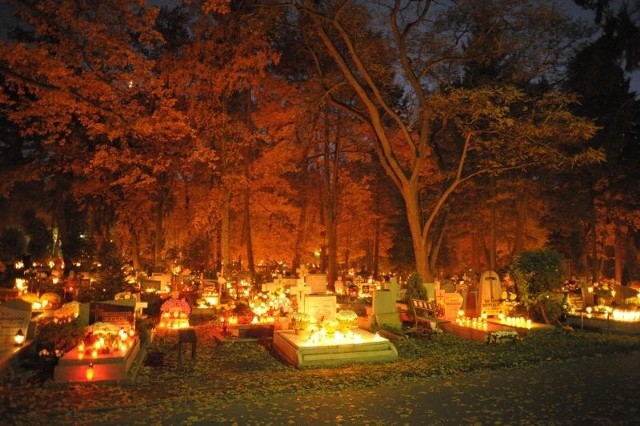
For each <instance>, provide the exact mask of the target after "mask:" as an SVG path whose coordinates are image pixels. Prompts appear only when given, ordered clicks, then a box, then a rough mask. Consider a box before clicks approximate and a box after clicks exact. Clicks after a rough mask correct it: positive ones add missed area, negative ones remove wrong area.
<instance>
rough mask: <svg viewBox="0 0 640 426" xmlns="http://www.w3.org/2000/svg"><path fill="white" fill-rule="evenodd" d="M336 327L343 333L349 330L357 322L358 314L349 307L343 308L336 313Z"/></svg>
mask: <svg viewBox="0 0 640 426" xmlns="http://www.w3.org/2000/svg"><path fill="white" fill-rule="evenodd" d="M336 320H337V321H338V327H339V328H340V330H341V331H342V332H343V333H346V332H347V331H349V330H351V329H352V328H353V327H355V326H356V325H357V324H358V314H356V313H355V312H354V311H352V310H349V309H343V310H341V311H339V312H338V313H337V314H336Z"/></svg>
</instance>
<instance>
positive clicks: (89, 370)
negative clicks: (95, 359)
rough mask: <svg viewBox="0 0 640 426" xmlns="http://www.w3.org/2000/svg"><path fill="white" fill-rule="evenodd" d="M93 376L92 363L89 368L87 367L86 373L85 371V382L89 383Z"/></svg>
mask: <svg viewBox="0 0 640 426" xmlns="http://www.w3.org/2000/svg"><path fill="white" fill-rule="evenodd" d="M93 375H94V371H93V363H92V362H90V363H89V366H88V367H87V371H86V376H87V380H89V381H91V380H93Z"/></svg>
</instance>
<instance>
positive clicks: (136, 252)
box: [129, 224, 141, 271]
mask: <svg viewBox="0 0 640 426" xmlns="http://www.w3.org/2000/svg"><path fill="white" fill-rule="evenodd" d="M129 232H130V233H131V239H132V240H133V253H132V259H131V260H132V261H133V269H135V270H136V271H139V270H140V266H141V265H140V237H139V236H138V231H137V230H136V228H135V226H134V225H133V224H131V225H129Z"/></svg>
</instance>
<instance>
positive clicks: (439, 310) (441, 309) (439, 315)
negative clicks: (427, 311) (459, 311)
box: [435, 302, 446, 318]
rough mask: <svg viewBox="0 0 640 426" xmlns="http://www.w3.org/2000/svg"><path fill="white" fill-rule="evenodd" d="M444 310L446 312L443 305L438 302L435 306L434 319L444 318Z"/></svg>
mask: <svg viewBox="0 0 640 426" xmlns="http://www.w3.org/2000/svg"><path fill="white" fill-rule="evenodd" d="M445 310H446V307H445V305H444V303H442V302H438V303H437V304H436V311H435V314H436V318H444V314H445Z"/></svg>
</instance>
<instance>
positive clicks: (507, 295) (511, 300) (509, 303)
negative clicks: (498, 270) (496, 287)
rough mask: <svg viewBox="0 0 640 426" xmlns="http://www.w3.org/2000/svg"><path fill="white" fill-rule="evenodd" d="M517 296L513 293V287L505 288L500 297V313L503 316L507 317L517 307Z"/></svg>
mask: <svg viewBox="0 0 640 426" xmlns="http://www.w3.org/2000/svg"><path fill="white" fill-rule="evenodd" d="M517 298H518V295H517V294H516V293H515V291H513V287H507V288H506V289H505V290H504V291H503V292H502V294H501V295H500V300H501V301H502V311H503V312H504V315H505V316H508V315H509V314H510V313H511V312H513V310H514V309H515V308H516V306H517V305H518V302H517Z"/></svg>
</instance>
